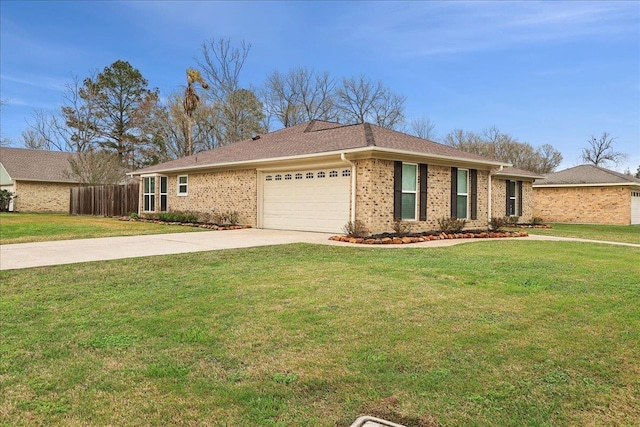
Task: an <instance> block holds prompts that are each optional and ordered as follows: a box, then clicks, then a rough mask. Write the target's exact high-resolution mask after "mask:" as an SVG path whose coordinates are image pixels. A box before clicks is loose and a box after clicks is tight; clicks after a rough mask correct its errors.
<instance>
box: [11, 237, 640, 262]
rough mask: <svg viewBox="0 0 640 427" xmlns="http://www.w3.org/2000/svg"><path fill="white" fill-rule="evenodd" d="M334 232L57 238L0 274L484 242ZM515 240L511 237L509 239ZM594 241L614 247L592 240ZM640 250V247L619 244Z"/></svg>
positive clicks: (21, 254)
mask: <svg viewBox="0 0 640 427" xmlns="http://www.w3.org/2000/svg"><path fill="white" fill-rule="evenodd" d="M330 236H332V234H328V233H311V232H304V231H282V230H262V229H255V228H247V229H242V230H231V231H203V232H198V233H176V234H154V235H149V236H129V237H102V238H96V239H79V240H58V241H53V242H38V243H16V244H10V245H0V270H15V269H20V268H30V267H41V266H47V265H59V264H73V263H78V262H88V261H104V260H110V259H121V258H136V257H144V256H154V255H170V254H180V253H188V252H201V251H215V250H220V249H234V248H249V247H256V246H270V245H283V244H288V243H315V244H323V245H339V246H348V247H360V248H362V247H366V248H371V247H376V248H384V249H399V248H421V247H431V248H433V247H442V246H453V245H458V244H461V243H468V242H478V241H486V240H485V239H452V240H434V241H429V242H424V243H414V244H411V245H353V244H349V243H343V242H334V241H333V240H329V237H330ZM507 239H511V238H507ZM514 239H518V240H555V241H558V240H573V241H583V242H587V240H580V239H566V238H560V237H550V236H534V235H531V236H529V237H517V238H514ZM589 242H591V243H611V242H594V241H589ZM618 244H621V245H627V246H635V247H640V245H633V244H628V243H627V244H625V243H618Z"/></svg>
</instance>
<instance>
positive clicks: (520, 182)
mask: <svg viewBox="0 0 640 427" xmlns="http://www.w3.org/2000/svg"><path fill="white" fill-rule="evenodd" d="M518 216H522V181H518Z"/></svg>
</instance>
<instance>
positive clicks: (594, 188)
mask: <svg viewBox="0 0 640 427" xmlns="http://www.w3.org/2000/svg"><path fill="white" fill-rule="evenodd" d="M533 204H534V215H535V216H540V217H542V218H543V219H544V220H545V221H549V222H573V223H585V224H620V225H630V224H640V179H637V178H634V177H633V176H631V175H625V174H621V173H618V172H615V171H612V170H609V169H604V168H600V167H597V166H593V165H581V166H576V167H573V168H569V169H565V170H562V171H559V172H556V173H552V174H549V175H547V176H546V177H545V178H544V179H538V180H536V181H535V182H534V184H533Z"/></svg>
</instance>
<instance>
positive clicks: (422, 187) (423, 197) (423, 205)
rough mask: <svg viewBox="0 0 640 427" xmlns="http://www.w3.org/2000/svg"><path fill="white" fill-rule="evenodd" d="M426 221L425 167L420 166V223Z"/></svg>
mask: <svg viewBox="0 0 640 427" xmlns="http://www.w3.org/2000/svg"><path fill="white" fill-rule="evenodd" d="M426 220H427V165H424V164H420V221H426Z"/></svg>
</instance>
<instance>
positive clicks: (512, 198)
mask: <svg viewBox="0 0 640 427" xmlns="http://www.w3.org/2000/svg"><path fill="white" fill-rule="evenodd" d="M512 185H513V196H511V186H512ZM511 201H513V213H512V214H509V216H518V181H510V182H509V208H511Z"/></svg>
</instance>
